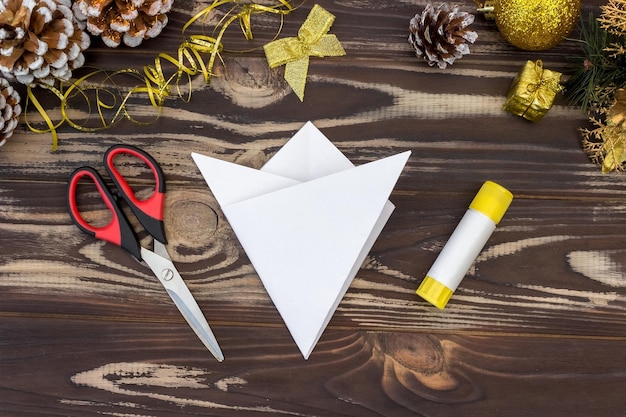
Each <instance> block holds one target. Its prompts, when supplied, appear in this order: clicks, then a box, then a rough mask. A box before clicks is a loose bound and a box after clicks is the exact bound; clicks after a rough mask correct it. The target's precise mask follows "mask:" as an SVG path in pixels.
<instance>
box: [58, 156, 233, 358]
mask: <svg viewBox="0 0 626 417" xmlns="http://www.w3.org/2000/svg"><path fill="white" fill-rule="evenodd" d="M121 154H126V155H130V156H132V157H135V158H138V159H140V160H141V161H143V162H144V163H145V164H146V165H147V166H148V167H149V168H150V170H151V171H152V174H153V176H154V179H155V180H156V186H155V189H154V192H153V193H152V194H151V195H150V196H149V197H148V198H146V199H143V200H140V199H138V198H137V197H136V196H135V193H134V192H133V190H132V188H131V187H130V186H129V185H128V183H127V182H126V180H125V179H124V177H123V176H122V175H121V174H120V173H119V171H118V170H117V168H116V167H115V165H114V163H113V160H114V158H115V157H116V156H118V155H121ZM104 168H105V169H106V171H107V173H108V174H109V176H110V177H111V179H112V180H113V183H114V184H115V187H116V188H117V195H118V196H120V197H122V198H123V199H124V201H126V204H128V206H129V207H130V209H131V211H132V212H133V214H134V215H135V217H137V220H139V222H140V223H141V225H142V226H143V227H144V229H145V230H146V231H147V232H148V233H149V234H150V235H151V236H152V237H153V238H154V250H153V251H151V250H149V249H146V248H144V247H142V246H141V245H140V244H139V239H138V238H137V235H136V234H135V232H134V230H133V229H132V227H131V225H130V222H129V221H128V218H127V217H126V215H125V214H124V212H123V211H122V209H121V207H120V206H119V204H118V201H117V199H116V197H114V194H113V193H112V192H111V191H110V190H109V188H108V187H107V185H106V184H105V182H104V179H103V178H102V176H101V175H100V174H99V173H98V171H96V170H95V169H93V168H92V167H89V166H84V167H80V168H77V169H76V170H74V172H72V174H71V175H70V179H69V182H68V187H67V206H68V211H69V214H70V217H71V218H72V221H73V222H74V224H75V225H76V226H78V228H79V229H81V230H82V231H83V232H85V233H87V234H90V235H92V236H95V238H96V239H102V240H105V241H107V242H110V243H113V244H115V245H118V246H121V247H122V248H124V249H126V250H127V251H128V252H130V253H131V254H132V255H133V256H134V257H135V258H137V259H138V260H139V261H142V260H143V261H144V262H145V263H146V264H147V265H148V266H149V267H150V269H151V270H152V272H153V273H154V275H155V276H156V277H157V278H158V279H159V281H160V282H161V284H163V286H164V287H165V289H166V290H167V293H168V294H169V295H170V297H171V298H172V300H173V301H174V304H176V307H178V309H179V310H180V312H181V314H182V315H183V317H184V318H185V320H187V323H189V326H191V328H192V329H193V331H194V332H195V333H196V335H198V337H199V338H200V340H201V341H202V343H203V344H204V345H205V346H206V347H207V349H209V351H210V352H211V353H212V354H213V356H215V358H216V359H217V360H218V361H220V362H221V361H223V360H224V355H223V354H222V351H221V349H220V347H219V345H218V343H217V340H216V339H215V336H214V335H213V332H212V331H211V328H210V327H209V324H208V323H207V321H206V319H205V317H204V315H203V314H202V311H201V310H200V307H199V306H198V303H197V302H196V300H195V299H194V298H193V296H192V295H191V292H190V291H189V289H188V288H187V286H186V285H185V282H184V281H183V279H182V277H181V276H180V274H179V273H178V271H177V270H176V267H175V266H174V264H173V263H172V261H171V258H170V256H169V254H168V253H167V250H166V248H165V245H166V244H167V239H166V237H165V229H164V227H163V208H164V202H165V178H164V175H163V171H162V170H161V167H160V166H159V164H158V163H157V162H156V160H155V159H154V158H153V157H152V156H150V155H149V154H148V153H147V152H145V151H143V150H142V149H139V148H137V147H134V146H130V145H114V146H112V147H110V148H109V149H108V150H107V151H106V152H105V154H104ZM83 178H86V179H87V180H89V179H90V180H91V181H93V182H94V183H95V185H96V188H97V189H98V193H99V194H100V197H101V198H102V200H103V201H104V203H105V204H106V206H107V207H108V209H109V211H110V212H111V215H112V219H111V221H110V222H109V223H108V224H106V225H104V226H94V225H92V224H90V223H89V222H87V221H86V220H85V219H84V218H83V216H82V215H81V214H80V211H79V209H78V204H77V201H76V196H77V188H78V183H79V181H80V180H81V179H83Z"/></svg>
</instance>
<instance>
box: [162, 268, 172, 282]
mask: <svg viewBox="0 0 626 417" xmlns="http://www.w3.org/2000/svg"><path fill="white" fill-rule="evenodd" d="M161 278H163V280H164V281H169V280H171V279H172V278H174V271H172V270H171V269H164V270H163V272H161Z"/></svg>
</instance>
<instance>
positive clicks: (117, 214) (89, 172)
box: [67, 167, 141, 260]
mask: <svg viewBox="0 0 626 417" xmlns="http://www.w3.org/2000/svg"><path fill="white" fill-rule="evenodd" d="M85 177H88V178H90V179H91V180H92V181H93V182H94V183H95V184H96V187H97V188H98V192H99V193H100V197H102V200H103V201H104V203H105V204H106V206H107V207H108V208H109V211H110V212H111V214H112V218H111V221H110V222H109V223H108V224H106V225H105V226H93V225H92V224H90V223H88V222H87V221H86V220H85V219H84V218H83V216H82V215H81V214H80V211H79V210H78V204H77V202H76V193H77V188H78V183H79V181H80V180H81V179H83V178H85ZM67 207H68V212H69V214H70V217H71V218H72V221H73V222H74V224H76V226H78V227H79V228H80V229H81V230H82V231H83V232H85V233H88V234H90V235H92V236H95V237H96V238H97V239H102V240H106V241H107V242H111V243H113V244H116V245H118V246H121V247H122V248H124V249H126V250H127V251H128V252H130V253H131V254H132V255H133V256H135V257H136V258H137V259H140V260H141V252H140V248H139V242H138V240H137V237H136V236H135V233H134V232H133V229H132V228H131V227H130V224H129V223H128V219H127V218H126V216H125V215H124V213H123V212H122V210H121V209H120V208H119V206H118V205H117V203H116V202H115V198H114V197H113V195H112V194H111V192H110V191H109V189H108V188H107V186H106V184H105V183H104V180H103V179H102V177H101V176H100V174H98V172H97V171H96V170H95V169H93V168H91V167H81V168H78V169H76V170H75V171H74V172H72V174H71V175H70V180H69V183H68V186H67Z"/></svg>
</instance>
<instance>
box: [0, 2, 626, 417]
mask: <svg viewBox="0 0 626 417" xmlns="http://www.w3.org/2000/svg"><path fill="white" fill-rule="evenodd" d="M208 4H209V2H204V3H201V2H194V3H192V2H182V1H179V2H176V4H175V6H174V10H173V11H172V13H171V14H170V23H169V25H168V26H167V28H166V29H165V31H164V32H163V34H162V35H161V36H160V37H159V38H158V40H151V41H146V42H145V43H144V44H143V45H142V46H141V47H140V48H137V49H130V48H119V49H117V50H109V49H106V48H104V47H103V46H102V44H101V43H100V42H98V41H94V42H93V45H92V47H91V48H90V49H89V51H88V52H87V53H86V58H87V65H89V66H92V67H95V68H100V69H105V70H110V71H115V70H120V69H124V68H136V69H141V68H142V66H144V65H148V64H151V63H153V62H154V58H155V57H156V55H157V54H158V53H159V52H167V53H170V54H175V52H176V48H177V47H178V45H179V44H180V43H181V40H182V34H181V28H182V26H183V24H184V23H185V22H186V21H187V20H188V19H189V18H190V17H191V16H193V14H194V13H196V12H198V11H199V10H201V9H202V8H203V7H205V6H207V5H208ZM313 4H314V3H309V2H306V3H304V4H303V5H302V6H301V7H300V8H298V9H297V10H295V11H294V12H293V13H291V14H290V15H288V16H286V17H285V23H284V26H283V28H282V32H281V34H280V35H279V37H286V36H294V35H295V33H296V31H297V29H298V27H299V26H300V25H301V23H302V22H303V21H304V19H305V18H306V16H307V14H308V11H309V10H310V9H311V7H312V6H313ZM319 4H320V5H321V6H323V7H324V8H326V9H327V10H328V11H330V12H332V13H333V14H334V15H335V16H336V21H335V23H334V25H333V27H332V29H331V32H332V33H334V34H336V35H337V36H338V38H339V39H340V41H341V43H342V45H343V46H344V48H345V50H346V53H347V54H346V56H344V57H339V58H313V59H312V60H311V64H310V69H309V77H308V83H307V86H306V95H305V99H304V102H300V101H299V100H298V99H297V97H296V96H295V95H294V94H293V93H292V92H291V90H290V89H289V87H288V86H287V84H286V83H285V81H284V79H283V78H282V75H283V68H282V67H281V68H277V69H274V70H271V69H269V67H268V66H267V63H266V61H265V57H264V55H263V52H262V50H261V49H256V50H254V51H251V52H245V53H241V52H228V51H227V52H225V53H223V59H224V63H223V65H222V63H218V64H216V67H215V70H216V76H215V77H214V78H213V79H212V80H211V82H210V84H209V85H206V84H205V83H204V81H203V80H202V79H201V77H197V78H196V79H194V82H193V92H192V96H191V100H190V101H189V102H185V101H184V100H182V99H180V98H178V97H175V96H173V97H171V98H168V99H167V100H166V102H165V105H164V107H163V110H162V113H161V115H160V117H159V118H158V120H156V121H155V122H153V123H151V124H149V125H139V124H135V123H132V122H129V121H123V122H121V123H119V124H117V125H115V126H114V127H112V128H110V129H107V130H103V131H99V132H81V131H77V130H75V129H72V128H70V127H68V126H64V127H62V128H60V129H59V147H58V150H56V151H54V152H52V151H51V136H50V135H49V134H38V133H34V132H31V131H29V129H28V128H27V127H26V126H25V124H24V123H21V124H20V126H19V127H18V128H17V131H16V133H15V135H14V136H13V137H12V138H10V139H9V141H8V142H7V144H6V145H5V146H3V147H2V148H0V248H1V249H0V290H1V292H0V415H2V416H14V417H21V416H92V415H93V416H96V415H98V416H101V415H106V416H140V417H147V416H150V417H153V416H154V417H157V416H173V415H177V416H178V415H185V416H187V415H194V416H195V415H198V416H200V415H202V416H209V415H210V416H264V415H272V416H274V415H295V416H359V417H369V416H372V417H373V416H394V417H395V416H459V415H466V416H508V417H513V416H529V415H536V416H568V417H572V416H589V415H596V416H621V415H623V409H624V406H625V405H626V399H625V397H624V391H625V390H626V281H625V280H624V264H625V263H626V250H625V243H626V237H625V236H626V205H625V204H624V199H623V195H624V192H625V191H626V180H625V178H626V177H624V175H623V174H608V175H607V174H602V173H601V171H600V169H599V167H598V166H596V165H593V164H592V163H590V161H589V160H588V158H587V156H586V155H585V154H584V152H583V151H582V150H581V145H580V139H581V138H580V134H579V132H578V128H579V127H581V126H584V125H585V123H586V116H585V115H584V114H583V113H581V112H580V111H579V109H577V108H575V107H571V106H568V104H567V102H566V100H565V99H564V98H563V97H561V96H559V97H558V98H557V101H556V103H555V105H554V106H553V107H552V109H551V110H550V111H549V113H548V115H547V116H546V117H545V118H544V119H543V120H541V121H540V122H539V123H535V124H533V123H530V122H528V121H526V120H524V119H522V118H519V117H517V116H513V115H511V114H509V113H506V112H504V111H503V110H502V105H503V103H504V100H505V96H506V93H507V92H508V89H509V85H510V83H511V80H512V79H513V77H514V76H515V74H516V73H517V72H518V71H519V70H520V69H521V67H522V65H523V64H524V63H525V62H526V60H529V59H530V60H535V59H542V60H543V61H544V66H545V67H546V68H549V69H553V70H556V71H565V70H566V67H567V62H568V60H567V57H568V56H571V55H574V54H577V53H578V46H577V44H576V42H574V41H571V40H570V41H565V42H563V43H561V44H560V45H558V46H557V47H555V48H553V49H551V50H549V51H543V52H527V51H522V50H519V49H517V48H515V47H513V46H511V45H509V44H507V43H506V42H505V41H504V40H503V38H502V37H501V35H500V34H499V32H498V30H497V28H496V26H495V24H494V22H488V21H485V20H484V19H483V18H482V17H481V16H477V19H476V22H475V23H474V25H473V27H474V28H475V30H476V31H477V32H478V34H479V38H478V40H477V41H476V43H475V44H474V45H472V46H471V48H470V49H471V54H470V55H468V56H466V57H464V58H463V59H462V60H459V61H457V62H456V63H455V64H454V65H453V66H451V67H448V68H447V69H445V70H440V69H438V68H431V67H429V66H428V65H426V64H425V63H424V62H420V61H418V60H416V59H415V57H414V56H413V54H412V51H411V48H410V46H409V45H408V43H407V41H406V37H407V35H408V29H407V27H408V21H409V19H410V18H411V17H412V16H413V15H414V14H415V13H417V12H420V11H421V10H422V9H423V7H424V5H425V1H416V2H413V1H412V2H408V1H407V2H400V1H389V2H387V1H385V2H383V1H368V0H350V1H341V2H332V1H326V0H324V1H320V2H319ZM600 4H602V2H601V1H599V0H597V1H596V0H594V1H587V0H585V1H583V5H582V10H583V12H582V13H583V16H587V14H588V13H589V12H591V11H593V12H596V13H597V12H599V5H600ZM462 6H463V9H464V10H467V11H472V12H473V11H474V6H473V3H472V2H471V1H465V2H463V3H462ZM278 21H279V20H278V18H277V17H275V16H273V17H264V18H259V20H258V23H256V24H255V22H256V20H254V19H253V33H254V35H255V39H254V40H253V41H252V43H251V44H248V43H247V42H246V41H245V40H243V36H242V34H241V32H239V29H238V28H237V27H236V26H238V25H237V24H236V23H235V24H233V27H232V29H233V30H232V31H231V30H229V32H228V38H227V40H228V41H229V42H231V44H232V45H235V48H234V49H238V48H239V49H243V48H246V47H249V45H253V46H254V47H259V46H261V45H263V43H265V42H268V41H269V40H270V39H271V38H272V36H273V35H274V33H275V30H276V27H277V22H278ZM199 28H200V26H198V30H201V29H199ZM23 100H25V99H23ZM46 106H47V108H48V110H49V111H50V112H51V115H53V116H54V115H56V116H58V114H59V109H58V104H55V103H54V102H53V101H52V100H50V101H49V102H47V104H46ZM149 107H150V106H149V104H148V103H147V102H145V103H143V105H142V106H139V108H138V110H137V111H138V112H139V113H141V112H148V113H149ZM34 113H35V112H34V110H33V108H32V107H31V108H30V114H31V115H33V120H35V116H34ZM308 120H311V121H313V123H314V124H315V125H316V126H317V127H318V128H319V129H320V130H321V131H322V132H323V133H324V134H325V135H326V136H327V137H328V138H329V139H330V140H331V141H332V142H333V143H334V144H335V145H336V146H337V147H338V148H339V149H340V150H341V151H342V152H343V153H344V154H345V155H346V156H347V157H348V158H349V159H350V160H351V161H352V162H354V163H355V164H356V165H360V164H363V163H366V162H370V161H373V160H377V159H380V158H383V157H386V156H390V155H393V154H395V153H399V152H402V151H405V150H411V151H412V155H411V157H410V159H409V161H408V163H407V166H406V167H405V169H404V171H403V173H402V175H401V177H400V179H399V181H398V183H397V185H396V187H395V189H394V191H393V193H392V195H391V197H390V199H391V201H392V202H393V203H394V204H395V205H396V210H395V212H394V213H393V215H392V216H391V219H390V220H389V222H388V223H387V225H386V226H385V228H384V230H383V231H382V233H381V235H380V237H379V238H378V240H377V241H376V243H375V245H374V247H373V249H372V250H371V252H370V253H369V255H368V256H367V258H366V261H365V262H364V264H363V265H362V267H361V269H360V270H359V272H358V273H357V275H356V278H355V279H354V281H353V282H352V285H351V286H350V288H349V289H348V291H347V293H346V295H345V297H344V298H343V300H342V302H341V304H340V305H339V307H338V309H337V311H336V312H335V314H334V316H333V318H332V320H331V321H330V324H329V326H328V328H327V329H326V330H325V332H324V333H323V335H322V337H321V339H320V341H319V343H318V344H317V346H316V348H315V349H314V350H313V353H312V355H311V356H310V358H309V359H308V360H304V359H303V357H302V355H301V354H300V352H299V351H298V349H297V347H296V345H295V343H294V342H293V340H292V338H291V336H290V334H289V332H288V331H287V328H286V327H285V325H284V324H283V321H282V320H281V318H280V316H279V314H278V312H277V310H276V309H275V307H274V306H273V304H272V302H271V300H270V298H269V297H268V295H267V293H266V291H265V290H264V288H263V285H262V284H261V281H260V280H259V277H258V276H257V274H256V273H255V270H254V268H253V266H252V265H251V263H250V261H249V260H248V258H247V256H246V254H245V252H244V251H243V249H242V247H241V245H240V243H239V241H238V240H237V238H236V236H235V235H234V233H233V231H232V229H231V227H230V225H229V224H228V222H227V221H226V219H225V217H224V214H223V213H222V211H221V209H220V207H219V205H218V203H217V202H216V200H215V199H214V197H213V195H212V193H211V192H210V190H209V189H208V187H207V186H206V183H205V182H204V180H203V178H202V176H201V175H200V173H199V171H198V169H197V168H196V166H195V164H194V163H193V161H192V159H191V157H190V152H192V151H195V152H199V153H203V154H205V155H209V156H214V157H217V158H220V159H223V160H226V161H231V162H236V163H238V164H242V165H246V166H251V167H254V168H260V167H261V166H262V165H263V164H264V163H265V162H266V161H267V160H268V159H269V158H270V157H271V156H272V155H273V154H274V153H275V152H276V151H277V150H278V149H280V147H281V146H282V145H283V144H284V143H286V141H287V140H288V139H289V138H290V137H291V136H293V134H294V133H295V132H296V131H297V130H298V129H299V128H300V127H302V126H303V124H304V123H305V122H306V121H308ZM39 126H40V127H43V125H39ZM117 143H124V144H132V145H137V146H140V147H142V148H143V149H145V150H146V151H148V152H149V153H151V154H152V155H153V156H154V157H155V158H156V159H157V160H158V161H159V163H160V164H161V165H162V167H163V170H164V172H165V175H166V178H167V183H168V184H167V185H168V195H167V200H166V213H165V217H166V230H167V233H168V237H169V241H170V242H169V244H168V249H169V250H170V252H171V254H172V257H173V260H174V263H175V264H176V266H177V267H178V269H179V270H180V272H181V275H182V276H183V277H184V279H185V281H186V283H187V285H188V286H189V288H190V290H191V292H192V293H193V294H194V296H195V297H196V299H197V300H198V303H199V304H200V306H201V308H202V309H203V311H204V313H205V315H206V317H207V320H208V322H209V323H210V324H211V326H212V328H213V331H214V333H215V335H216V336H217V339H218V340H219V342H220V345H221V347H222V349H223V351H224V354H225V356H226V359H225V360H224V362H222V363H218V362H217V361H216V360H215V359H214V358H213V357H212V356H211V355H210V354H209V352H208V351H207V350H206V349H205V348H204V347H203V346H202V345H201V344H200V342H199V341H198V339H197V338H196V336H195V335H194V334H193V332H192V331H191V330H190V328H189V326H188V325H187V324H186V322H185V321H184V320H183V318H182V316H181V315H180V314H179V313H178V310H177V309H176V308H175V307H174V305H173V303H172V302H171V300H170V299H169V297H168V295H167V294H166V292H165V291H164V290H163V289H162V287H161V286H160V284H159V282H158V281H157V280H156V279H155V278H154V277H153V275H152V274H151V273H150V271H149V270H148V269H147V268H146V267H145V266H144V265H142V264H141V263H139V262H137V261H136V260H134V259H133V258H132V257H131V256H129V255H128V254H127V253H126V252H124V251H123V250H122V249H120V248H118V247H116V246H113V245H111V244H106V243H103V242H102V241H98V240H95V239H94V238H92V237H90V236H87V235H86V234H84V233H82V232H80V231H79V230H78V229H77V228H76V227H75V226H74V225H73V224H72V223H71V221H70V219H69V216H68V214H67V212H66V208H65V190H66V182H67V178H68V175H69V174H70V172H71V171H72V170H73V169H74V168H76V167H78V166H80V165H84V164H89V165H93V166H95V167H97V168H98V169H100V170H101V169H102V165H101V164H102V162H101V158H102V154H103V152H104V151H105V150H106V149H107V148H108V147H109V146H110V145H113V144H117ZM135 174H136V175H135ZM131 175H132V176H133V179H132V180H131V181H132V183H133V185H134V186H136V187H138V188H139V189H141V190H142V192H149V191H150V186H149V184H148V179H147V177H146V176H145V175H143V173H142V172H141V171H140V170H138V171H137V172H135V171H132V172H131ZM485 180H493V181H496V182H499V183H501V184H502V185H504V186H506V187H507V188H508V189H510V190H511V191H512V192H513V194H514V195H515V199H514V201H513V204H512V205H511V207H510V209H509V211H508V212H507V214H506V215H505V217H504V219H503V221H502V222H501V224H500V225H499V227H498V229H497V230H496V232H495V233H494V234H493V235H492V237H491V239H490V240H489V242H488V244H487V246H486V248H485V250H484V251H483V252H482V253H481V255H480V256H479V257H478V259H477V260H476V262H475V263H474V265H473V266H472V268H471V270H470V271H469V273H468V274H467V276H466V277H465V279H464V280H463V282H462V284H461V286H460V287H459V289H458V290H457V291H456V293H455V294H454V296H453V298H452V300H451V301H450V303H449V304H448V306H447V307H446V308H445V309H444V310H443V311H441V310H439V309H437V308H435V307H433V306H431V305H429V304H427V303H426V302H425V301H423V300H421V299H420V298H419V297H417V296H416V295H415V290H416V288H417V286H418V285H419V283H420V282H421V280H422V278H423V277H424V275H425V273H426V272H427V270H428V269H429V267H430V266H431V265H432V263H433V261H434V260H435V258H436V257H437V255H438V253H439V252H440V250H441V248H442V246H443V244H444V243H445V242H446V240H447V238H448V237H449V235H450V233H451V232H452V230H453V229H454V227H455V226H456V224H457V223H458V221H459V220H460V218H461V216H462V215H463V213H464V212H465V210H466V208H467V205H468V204H469V202H470V201H471V199H472V198H473V196H474V194H475V193H476V191H477V190H478V188H479V187H480V185H481V184H482V182H483V181H485ZM94 201H95V200H94ZM103 212H104V210H101V211H100V210H99V211H96V213H95V214H96V215H98V214H102V215H104V214H103ZM149 241H150V239H148V238H146V240H144V243H149ZM318 261H319V262H324V259H319V260H318Z"/></svg>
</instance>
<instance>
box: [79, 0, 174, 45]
mask: <svg viewBox="0 0 626 417" xmlns="http://www.w3.org/2000/svg"><path fill="white" fill-rule="evenodd" d="M172 3H173V0H77V1H76V2H75V3H74V5H73V6H72V8H73V10H74V14H75V15H76V18H77V19H78V20H79V21H80V22H83V24H84V25H86V30H87V32H89V33H91V34H92V35H96V36H100V37H101V38H102V40H103V41H104V43H105V45H107V46H108V47H111V48H115V47H117V46H119V45H120V44H121V43H122V42H124V44H125V45H127V46H131V47H136V46H139V45H141V42H142V41H143V40H144V39H150V38H154V37H156V36H158V35H159V34H160V33H161V31H162V30H163V28H164V27H165V26H166V25H167V21H168V19H167V14H166V13H168V12H169V11H170V10H171V8H172Z"/></svg>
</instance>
